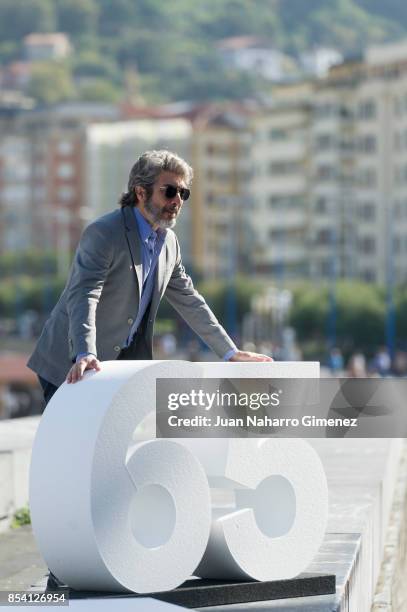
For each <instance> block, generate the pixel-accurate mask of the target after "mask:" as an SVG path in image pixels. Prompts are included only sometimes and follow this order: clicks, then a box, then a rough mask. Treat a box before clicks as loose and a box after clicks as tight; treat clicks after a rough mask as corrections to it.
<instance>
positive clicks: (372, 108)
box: [358, 100, 376, 119]
mask: <svg viewBox="0 0 407 612" xmlns="http://www.w3.org/2000/svg"><path fill="white" fill-rule="evenodd" d="M358 116H359V119H374V118H375V116H376V104H375V102H374V100H363V101H362V102H360V103H359V107H358Z"/></svg>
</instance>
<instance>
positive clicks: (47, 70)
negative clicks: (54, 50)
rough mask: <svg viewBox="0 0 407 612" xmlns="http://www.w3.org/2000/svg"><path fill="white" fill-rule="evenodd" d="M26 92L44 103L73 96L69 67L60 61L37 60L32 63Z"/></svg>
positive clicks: (52, 102)
mask: <svg viewBox="0 0 407 612" xmlns="http://www.w3.org/2000/svg"><path fill="white" fill-rule="evenodd" d="M28 94H29V95H30V96H32V97H33V98H35V99H36V100H38V101H39V102H42V103H44V104H55V103H56V102H60V101H62V100H70V99H72V98H73V97H74V96H75V88H74V85H73V82H72V78H71V73H70V70H69V68H68V67H67V66H66V65H65V64H63V63H60V62H38V63H36V64H35V65H34V67H33V70H32V74H31V80H30V84H29V87H28Z"/></svg>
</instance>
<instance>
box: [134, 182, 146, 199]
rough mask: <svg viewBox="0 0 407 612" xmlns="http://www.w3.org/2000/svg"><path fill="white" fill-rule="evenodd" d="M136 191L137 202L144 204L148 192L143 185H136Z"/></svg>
mask: <svg viewBox="0 0 407 612" xmlns="http://www.w3.org/2000/svg"><path fill="white" fill-rule="evenodd" d="M134 191H135V192H136V198H137V202H144V201H145V199H146V190H145V189H144V187H141V185H136V187H135V188H134Z"/></svg>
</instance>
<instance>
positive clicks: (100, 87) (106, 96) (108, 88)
mask: <svg viewBox="0 0 407 612" xmlns="http://www.w3.org/2000/svg"><path fill="white" fill-rule="evenodd" d="M122 96H123V92H122V90H121V89H118V88H117V87H116V86H115V85H113V83H109V81H106V80H104V79H91V80H90V81H89V83H87V84H85V85H81V87H80V88H79V97H80V99H81V100H86V101H88V102H109V103H112V104H113V103H115V102H119V100H120V99H121V98H122Z"/></svg>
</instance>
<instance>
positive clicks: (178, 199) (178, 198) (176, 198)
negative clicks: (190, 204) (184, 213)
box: [172, 191, 184, 206]
mask: <svg viewBox="0 0 407 612" xmlns="http://www.w3.org/2000/svg"><path fill="white" fill-rule="evenodd" d="M183 201H184V200H183V199H182V198H181V196H180V193H179V191H177V193H176V195H175V196H174V199H173V201H172V204H176V205H177V206H181V204H182V202H183Z"/></svg>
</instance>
